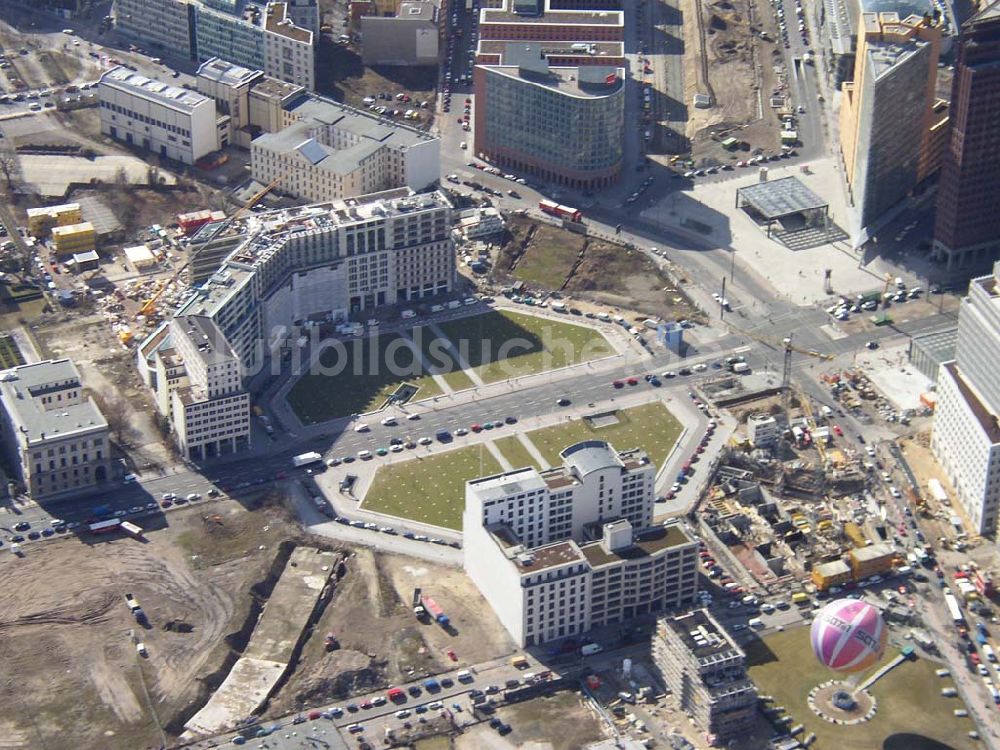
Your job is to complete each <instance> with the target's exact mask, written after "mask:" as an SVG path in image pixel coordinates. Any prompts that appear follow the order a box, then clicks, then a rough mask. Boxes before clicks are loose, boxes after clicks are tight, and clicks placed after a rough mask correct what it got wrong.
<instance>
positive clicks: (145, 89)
mask: <svg viewBox="0 0 1000 750" xmlns="http://www.w3.org/2000/svg"><path fill="white" fill-rule="evenodd" d="M97 93H98V96H99V98H100V113H101V133H102V134H103V135H109V136H111V137H112V138H116V139H117V140H120V141H124V142H125V143H127V144H129V145H134V146H140V147H142V148H144V149H146V150H147V151H151V152H153V153H154V154H157V155H158V156H160V157H163V158H165V159H173V160H174V161H179V162H183V163H184V164H194V162H196V161H198V159H200V158H201V157H203V156H205V155H206V154H208V153H211V152H212V151H215V150H217V149H218V148H219V133H218V128H217V123H216V114H215V104H214V102H213V101H212V100H211V99H209V98H208V97H206V96H203V95H202V94H199V93H198V92H196V91H190V90H188V89H185V88H181V87H180V86H174V85H172V84H168V83H164V82H162V81H156V80H153V79H152V78H146V77H145V76H143V75H139V74H138V73H133V72H132V71H130V70H128V69H127V68H124V67H117V68H112V69H111V70H109V71H108V72H106V73H104V74H103V75H102V76H101V79H100V82H99V83H98V87H97Z"/></svg>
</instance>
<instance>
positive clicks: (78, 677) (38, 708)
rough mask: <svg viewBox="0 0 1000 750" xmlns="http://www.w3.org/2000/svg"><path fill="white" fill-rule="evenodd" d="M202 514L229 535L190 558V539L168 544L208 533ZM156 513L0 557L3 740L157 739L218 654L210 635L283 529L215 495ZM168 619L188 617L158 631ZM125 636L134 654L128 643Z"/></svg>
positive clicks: (242, 605)
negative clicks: (144, 530) (213, 557)
mask: <svg viewBox="0 0 1000 750" xmlns="http://www.w3.org/2000/svg"><path fill="white" fill-rule="evenodd" d="M203 516H209V517H212V516H217V517H218V519H220V520H219V521H216V520H213V521H211V523H212V525H218V524H220V523H221V524H222V525H225V526H227V527H230V528H231V534H232V535H233V536H234V537H239V538H241V539H242V541H243V543H242V544H241V545H238V546H237V547H232V548H231V549H232V552H233V554H232V555H231V556H228V557H226V558H225V559H219V560H217V561H216V562H215V564H213V565H211V566H199V565H197V564H196V563H197V560H194V561H192V559H191V556H190V553H191V551H192V549H193V548H192V547H191V546H189V545H185V544H183V543H179V542H180V541H181V540H182V539H183V538H184V537H185V535H186V536H187V537H188V538H189V539H198V540H203V539H204V538H206V537H208V536H209V535H208V534H206V522H205V521H204V520H203ZM169 523H170V525H169V526H168V527H166V528H165V529H163V530H158V531H152V532H150V533H149V534H148V537H149V541H148V543H146V544H142V543H139V542H137V541H135V540H132V539H113V540H110V541H109V540H107V539H101V538H93V537H89V538H86V539H78V538H76V537H70V538H66V539H62V540H59V541H53V542H47V543H44V544H39V545H34V546H32V547H30V548H29V550H28V552H27V554H26V556H25V557H24V558H21V559H12V558H11V559H7V560H5V561H4V565H5V566H6V569H5V571H4V582H5V585H4V587H3V589H2V591H0V704H2V705H4V706H6V707H8V710H6V711H4V712H3V713H4V715H5V719H4V720H3V721H2V722H0V731H3V732H4V747H9V748H36V747H46V748H51V749H52V750H61V749H62V748H66V750H77V749H78V748H81V747H102V748H108V750H118V749H119V748H121V750H131V749H132V748H138V747H148V746H151V745H152V746H159V745H160V744H161V742H164V741H168V742H169V740H168V739H167V738H168V737H169V734H170V733H169V727H171V726H173V725H174V724H175V723H176V719H177V717H178V716H179V715H182V714H183V715H186V714H185V713H184V712H185V711H186V710H187V707H188V706H189V704H191V702H192V701H195V700H197V699H198V698H199V691H200V690H201V682H202V681H203V680H205V679H206V678H209V677H210V676H211V675H212V673H213V672H214V671H215V670H217V669H218V668H219V666H220V665H221V663H222V660H223V658H224V656H225V655H226V654H227V653H228V651H229V647H228V646H227V645H226V643H225V641H224V638H225V636H226V635H227V634H228V633H232V632H234V631H236V630H239V629H240V627H241V626H242V621H243V619H245V617H246V614H247V612H248V610H249V605H250V601H251V597H250V596H249V588H250V586H251V585H253V584H254V583H257V582H258V581H260V580H262V579H263V578H264V577H266V575H267V571H268V569H269V567H270V565H271V563H272V561H273V558H274V555H275V553H276V551H277V548H278V542H280V541H282V540H284V539H287V538H289V537H291V536H294V529H293V528H292V527H290V526H289V525H288V524H287V522H286V521H285V517H284V513H283V511H281V510H277V509H268V510H263V511H257V512H253V513H251V512H248V511H246V510H244V509H243V508H242V507H241V506H240V505H238V504H237V503H235V502H232V501H228V500H224V501H218V502H215V503H211V504H206V505H203V506H200V507H196V508H190V509H187V510H184V511H179V512H173V513H171V514H170V516H169ZM147 525H151V524H147ZM262 527H268V528H269V531H262ZM202 543H203V542H202V541H199V542H198V544H202ZM194 548H197V545H195V547H194ZM193 563H194V564H193ZM126 592H128V593H132V594H133V595H134V596H136V597H137V598H138V600H139V603H140V605H141V606H142V608H143V610H144V611H145V612H146V613H147V615H148V616H149V620H150V623H151V626H150V627H149V628H148V629H144V628H142V627H140V626H139V625H138V624H137V623H136V622H135V620H134V619H133V618H132V617H131V615H130V614H129V610H128V608H127V606H126V605H125V601H124V594H125V593H126ZM168 621H174V622H183V623H187V624H189V625H190V626H191V630H190V632H186V633H181V632H175V631H167V630H165V629H164V627H163V626H164V625H165V624H166V623H167V622H168ZM137 640H141V641H142V642H143V643H144V644H145V646H146V648H147V650H148V652H149V656H148V658H146V659H143V658H141V657H139V656H138V654H137V652H136V646H135V641H137ZM161 726H162V727H165V728H166V729H164V730H162V731H161V729H160V727H161Z"/></svg>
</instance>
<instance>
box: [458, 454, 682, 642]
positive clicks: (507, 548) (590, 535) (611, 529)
mask: <svg viewBox="0 0 1000 750" xmlns="http://www.w3.org/2000/svg"><path fill="white" fill-rule="evenodd" d="M561 455H562V457H563V461H564V465H563V466H562V467H560V468H557V469H552V470H549V471H546V472H541V473H540V472H538V471H537V470H535V469H520V470H516V471H512V472H507V473H505V474H500V475H496V476H492V477H483V478H481V479H476V480H472V481H470V482H468V483H467V484H466V506H465V514H464V517H463V537H464V543H463V548H464V550H465V568H466V572H467V573H468V574H469V576H470V578H472V580H473V581H474V582H475V583H476V585H477V586H478V587H479V590H480V592H481V593H482V594H483V596H484V597H485V598H486V600H487V601H488V602H489V603H490V605H491V606H492V607H493V610H494V611H495V612H496V614H497V617H498V618H499V619H500V621H501V622H502V623H503V625H504V627H505V628H506V629H507V631H508V632H509V633H510V635H511V637H512V638H513V639H514V640H515V641H516V642H517V643H518V644H519V645H521V646H531V645H537V644H540V643H545V642H547V641H552V640H557V639H560V638H566V637H571V636H578V635H580V634H581V633H585V632H587V631H589V630H591V629H593V628H595V627H600V626H604V625H611V624H615V623H620V622H625V621H627V620H629V619H631V618H633V617H636V616H639V615H644V614H649V613H653V612H660V611H664V610H667V609H673V608H677V607H680V606H682V605H683V604H685V603H687V602H690V601H693V600H694V598H695V596H696V594H697V544H696V542H695V541H694V540H693V539H691V537H690V536H689V535H688V534H687V533H686V532H685V531H684V530H683V529H682V528H681V527H680V526H679V525H676V524H671V525H666V526H652V525H651V524H652V507H653V503H654V501H655V498H654V495H653V485H652V482H653V477H654V476H655V467H654V466H653V464H652V462H651V461H650V460H649V457H648V456H647V455H646V454H644V453H642V452H641V451H626V452H623V453H617V452H615V451H614V449H613V448H611V446H610V445H608V444H607V443H604V442H601V441H586V442H584V443H579V444H577V445H574V446H570V447H569V448H567V449H566V450H565V451H563V452H562V454H561Z"/></svg>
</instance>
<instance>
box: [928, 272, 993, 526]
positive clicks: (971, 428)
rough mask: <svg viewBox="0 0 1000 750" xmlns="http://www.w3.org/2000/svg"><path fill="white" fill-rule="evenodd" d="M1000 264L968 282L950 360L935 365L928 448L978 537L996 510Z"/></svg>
mask: <svg viewBox="0 0 1000 750" xmlns="http://www.w3.org/2000/svg"><path fill="white" fill-rule="evenodd" d="M998 362H1000V263H997V264H995V265H994V266H993V274H992V275H990V276H982V277H980V278H977V279H973V280H972V282H971V283H970V284H969V294H968V296H967V297H966V298H965V299H963V300H962V306H961V309H960V311H959V316H958V345H957V348H956V351H955V359H954V360H952V361H950V362H945V363H944V364H943V365H941V370H940V374H939V375H938V383H937V393H938V399H937V406H936V408H935V414H934V431H933V433H932V436H931V448H932V449H933V451H934V454H935V456H937V459H938V461H939V462H940V464H941V467H942V468H943V469H944V471H945V473H946V474H947V475H948V479H949V481H950V482H951V484H952V486H954V488H955V492H956V494H957V496H958V501H959V504H960V505H961V506H962V507H963V508H964V510H965V512H966V515H967V516H968V518H969V520H970V521H971V522H972V524H973V526H974V527H975V528H976V530H977V531H978V532H979V533H980V534H993V533H995V532H996V527H997V512H998V509H1000V419H998V417H1000V368H998V367H997V363H998Z"/></svg>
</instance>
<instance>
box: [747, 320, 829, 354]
mask: <svg viewBox="0 0 1000 750" xmlns="http://www.w3.org/2000/svg"><path fill="white" fill-rule="evenodd" d="M730 329H731V330H732V331H733V333H737V334H739V335H740V336H746V337H747V338H748V339H753V340H754V341H759V342H760V343H762V344H767V345H768V346H770V347H773V348H774V349H780V350H781V351H792V352H796V353H798V354H805V355H806V356H807V357H816V359H822V360H831V359H833V355H832V354H824V353H823V352H818V351H816V350H815V349H803V348H802V347H801V346H796V345H795V344H793V343H792V341H791V338H786V339H783V340H782V341H776V340H775V339H771V338H768V337H767V336H760V335H758V334H756V333H750V332H749V331H743V330H740V329H739V328H737V327H736V326H732V325H731V326H730Z"/></svg>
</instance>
